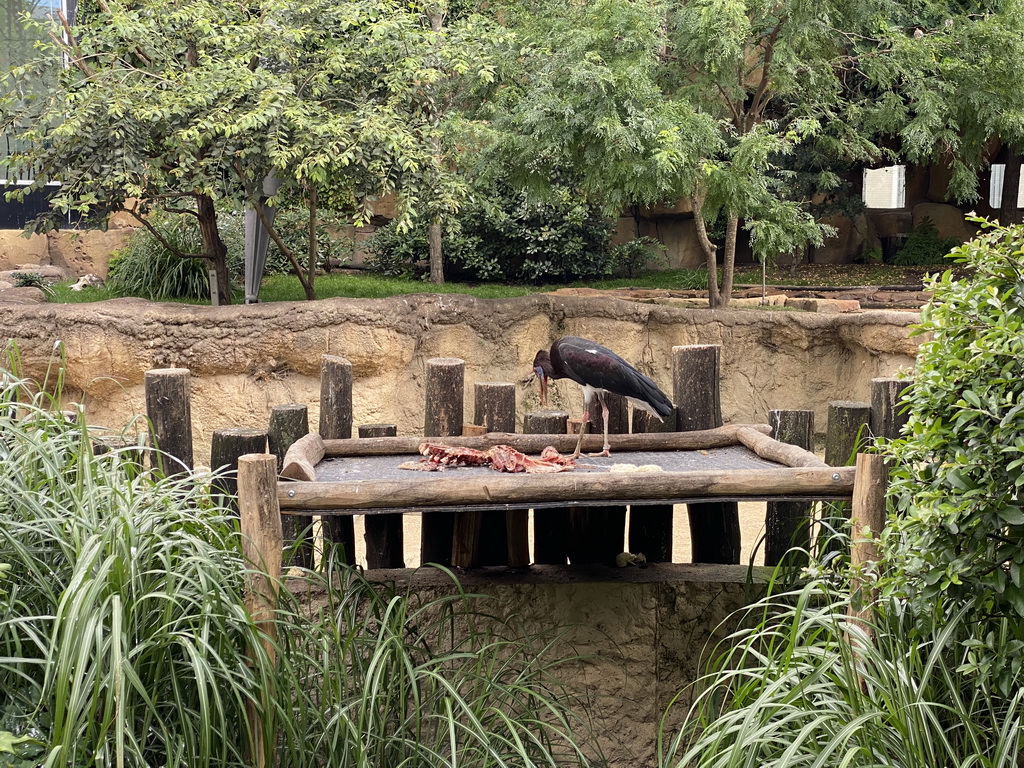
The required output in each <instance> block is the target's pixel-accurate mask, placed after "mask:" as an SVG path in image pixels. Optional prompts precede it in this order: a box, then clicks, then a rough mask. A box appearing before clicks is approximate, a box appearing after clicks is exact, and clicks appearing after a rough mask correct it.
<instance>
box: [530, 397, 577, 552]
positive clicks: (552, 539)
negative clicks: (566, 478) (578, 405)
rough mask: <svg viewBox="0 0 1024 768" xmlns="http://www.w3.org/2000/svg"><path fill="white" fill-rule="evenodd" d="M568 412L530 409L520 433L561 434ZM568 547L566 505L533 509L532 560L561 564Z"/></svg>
mask: <svg viewBox="0 0 1024 768" xmlns="http://www.w3.org/2000/svg"><path fill="white" fill-rule="evenodd" d="M568 423H569V414H568V413H566V412H565V411H533V412H532V413H528V414H526V415H525V416H524V417H523V433H524V434H528V435H564V434H565V429H566V426H567V424H568ZM568 551H569V509H568V507H551V508H549V507H544V508H541V509H535V510H533V562H535V563H538V564H545V565H565V564H566V562H567V554H568Z"/></svg>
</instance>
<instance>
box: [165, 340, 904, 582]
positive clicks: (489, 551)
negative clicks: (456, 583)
mask: <svg viewBox="0 0 1024 768" xmlns="http://www.w3.org/2000/svg"><path fill="white" fill-rule="evenodd" d="M719 357H720V348H719V347H717V346H709V345H700V346H680V347H674V348H673V350H672V372H673V379H672V395H673V400H674V402H675V404H676V412H675V413H674V414H673V417H670V418H669V419H666V422H667V423H665V424H659V423H658V422H657V421H655V420H652V419H650V418H648V416H647V414H645V413H643V412H634V414H633V421H632V424H630V423H629V420H628V418H627V412H626V406H625V402H624V400H623V399H622V398H618V397H616V396H612V397H610V398H609V400H610V402H609V411H610V415H609V431H610V432H612V433H623V432H630V431H632V432H633V433H637V434H640V433H647V432H652V431H658V430H668V431H680V432H683V431H691V430H706V429H710V428H714V427H717V426H719V425H721V423H722V416H721V407H720V396H719V370H718V368H719ZM464 374H465V364H464V362H463V361H462V360H458V359H455V358H436V359H431V360H428V361H427V376H426V386H425V400H424V409H423V413H424V428H423V435H424V436H425V437H440V438H444V437H450V436H455V435H462V434H464V433H465V434H479V433H481V432H511V431H513V429H514V426H515V424H516V423H517V421H518V419H517V414H516V406H515V402H516V397H515V384H513V383H510V382H479V383H475V384H474V385H473V408H472V421H469V420H467V419H466V417H465V414H464V413H463V403H464V399H465V398H464V391H465V382H464ZM908 383H909V382H906V381H904V380H900V379H890V378H882V379H874V380H872V382H871V402H870V403H867V402H859V401H835V402H832V403H830V404H829V408H828V424H827V425H826V430H825V435H826V437H825V461H826V463H828V464H829V465H832V466H846V465H850V464H852V463H853V462H854V459H855V457H856V455H857V453H858V452H859V451H860V450H861V449H862V448H863V446H864V445H865V444H866V443H867V441H868V439H869V438H870V437H871V436H884V437H893V436H895V435H896V434H898V432H899V430H900V428H901V426H902V419H901V415H900V413H899V409H898V407H897V403H898V401H899V397H900V394H901V393H902V391H903V388H904V387H906V386H907V385H908ZM145 385H146V404H147V411H148V416H149V419H150V422H151V425H152V433H151V441H152V443H153V444H155V445H156V446H157V447H159V448H160V450H161V452H162V454H163V455H162V457H161V458H160V459H159V462H160V468H161V469H162V470H163V471H165V472H168V473H173V472H175V471H183V470H184V469H187V468H191V466H192V436H191V416H190V403H189V371H188V370H187V369H181V368H172V369H157V370H152V371H148V372H147V373H146V377H145ZM352 389H353V378H352V367H351V364H350V363H349V362H348V361H347V360H345V359H343V358H340V357H335V356H329V355H325V356H324V357H323V358H322V365H321V398H320V420H319V426H318V432H319V434H320V436H321V437H322V438H324V439H326V440H345V439H348V438H351V437H352V435H353V431H354V426H353V409H352ZM768 417H769V422H770V426H771V427H772V429H773V430H774V434H775V437H776V439H777V440H779V441H781V442H785V443H789V444H792V445H796V446H799V447H801V448H803V449H805V450H812V449H813V447H814V446H813V440H814V413H813V411H810V410H806V411H786V410H773V411H771V412H770V413H769V414H768ZM591 420H592V421H593V424H592V425H591V431H592V432H600V430H601V429H602V424H601V413H600V411H599V410H598V409H595V412H593V413H591ZM522 423H523V432H524V433H525V434H556V433H557V434H565V433H566V432H567V431H569V432H571V431H573V428H574V427H578V423H579V419H570V418H569V414H567V413H565V412H562V411H538V412H531V413H526V414H524V415H523V419H522ZM309 431H310V430H309V424H308V416H307V406H306V405H305V404H282V405H279V406H275V407H274V408H273V409H272V411H271V414H270V418H269V422H268V425H267V429H266V431H265V432H264V431H261V430H252V429H236V428H224V429H219V430H216V431H215V432H214V434H213V441H212V445H211V464H212V465H213V466H214V467H217V468H220V467H227V468H228V470H229V474H228V475H227V477H226V478H225V480H224V481H222V484H221V487H220V488H219V490H220V491H221V493H223V494H224V496H225V497H227V498H228V499H229V500H231V499H232V498H233V497H234V494H235V493H236V492H237V486H236V484H235V483H234V481H233V478H234V474H233V473H234V472H236V471H237V470H238V467H239V458H240V457H242V456H245V455H248V454H259V453H264V452H265V451H269V453H270V454H271V455H273V456H275V457H276V471H277V472H278V473H279V472H280V471H281V467H282V461H283V458H284V455H285V452H286V451H287V449H288V447H289V446H291V445H292V444H293V443H294V442H295V441H297V440H298V439H299V438H301V437H303V436H304V435H306V434H307V433H308V432H309ZM355 431H356V432H357V434H358V437H359V438H362V439H367V438H373V437H380V436H392V435H395V434H396V429H395V426H394V425H391V424H364V425H359V426H358V428H357V429H356V430H355ZM687 508H688V510H687V511H688V515H687V519H688V524H689V526H690V537H691V542H692V560H693V562H705V563H738V562H739V556H740V526H739V513H738V505H737V503H736V502H735V501H715V502H703V503H700V504H688V505H687ZM827 511H828V513H829V514H832V515H837V516H838V515H844V516H848V515H849V504H848V503H842V504H837V505H831V506H830V507H829V509H828V510H827ZM402 514H403V513H402V511H401V510H396V511H395V512H389V513H387V514H375V515H366V516H365V517H364V522H365V526H364V530H365V533H364V542H365V550H364V551H365V561H366V564H367V567H368V568H371V569H376V568H396V567H398V568H400V567H404V566H405V560H404V554H403V553H404V551H405V542H404V541H403V524H402V522H403V521H402ZM814 514H815V509H814V505H813V504H811V503H808V502H805V501H771V502H769V503H768V504H767V508H766V519H765V544H764V546H765V564H766V565H775V564H778V563H780V562H782V560H783V558H786V557H789V558H792V560H791V564H793V565H798V564H800V555H799V552H798V550H794V549H793V548H794V547H798V548H799V547H804V548H806V547H807V546H808V545H809V543H810V536H811V523H812V517H813V515H814ZM318 516H319V512H318ZM679 522H680V521H678V520H677V516H676V514H675V510H674V507H673V505H671V504H653V503H652V504H632V505H631V508H630V510H629V514H628V516H627V510H626V508H625V507H616V506H606V505H605V506H591V507H588V506H581V505H579V504H574V505H572V506H567V507H565V508H554V509H550V508H549V509H546V510H545V512H544V514H543V515H536V516H534V521H533V535H532V541H533V551H532V553H531V551H530V540H531V536H530V530H529V516H528V514H527V511H526V510H519V509H515V510H506V509H495V510H481V509H474V510H472V511H466V512H455V513H450V512H425V513H423V514H422V517H421V552H420V559H421V561H422V562H435V563H441V564H447V565H451V564H455V565H488V566H490V565H506V566H511V567H522V566H526V565H529V564H530V563H531V562H532V563H538V564H548V563H550V564H565V563H571V564H574V565H575V564H585V563H610V562H613V561H614V559H615V556H616V555H618V554H619V553H620V552H622V551H623V550H624V549H625V548H628V550H629V551H632V552H643V553H644V554H645V556H646V557H647V560H648V562H670V561H671V559H672V541H673V536H674V533H675V530H674V527H675V526H676V525H678V524H679ZM282 523H283V525H282V534H283V536H284V542H285V548H286V552H287V558H288V560H287V563H288V564H294V565H302V566H307V567H308V566H312V565H313V562H314V556H315V547H314V531H315V530H317V529H316V528H315V527H314V525H313V523H314V519H313V516H312V515H305V514H299V515H296V514H289V515H284V516H283V520H282ZM319 532H320V535H321V536H322V538H323V541H324V542H325V544H326V543H330V544H332V545H336V547H337V550H338V551H339V552H340V553H341V554H342V557H343V559H344V560H345V561H347V562H349V563H353V562H355V557H356V541H355V533H354V527H353V517H352V516H351V515H348V514H325V515H323V517H322V525H320V526H319Z"/></svg>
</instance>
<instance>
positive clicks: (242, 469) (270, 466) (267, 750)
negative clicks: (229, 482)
mask: <svg viewBox="0 0 1024 768" xmlns="http://www.w3.org/2000/svg"><path fill="white" fill-rule="evenodd" d="M238 513H239V518H240V525H241V530H242V553H243V555H244V556H245V559H246V561H247V562H248V563H249V568H250V571H249V573H248V577H247V589H246V598H245V603H246V609H247V610H248V611H249V615H250V616H251V617H252V620H253V623H254V624H255V626H256V629H257V630H258V631H259V632H260V633H261V635H262V642H261V643H260V644H259V645H257V646H255V647H250V649H249V654H250V658H251V659H252V660H253V663H258V662H257V659H259V658H261V657H262V658H265V659H266V661H267V662H268V663H269V665H270V666H273V665H274V664H275V663H276V661H277V624H276V622H275V621H274V614H275V612H276V611H277V599H278V587H279V585H280V583H281V547H282V544H283V537H282V535H281V509H280V507H279V506H278V504H277V461H276V459H275V458H274V457H273V456H271V455H268V454H248V455H246V456H241V457H240V458H239V459H238ZM257 696H258V697H259V698H260V699H261V704H262V706H261V709H262V711H263V713H264V716H263V717H261V715H260V713H259V712H258V711H257V710H256V707H255V706H254V705H253V704H252V703H250V704H249V705H248V706H247V714H248V719H249V732H250V734H251V737H252V758H253V764H254V765H255V766H256V768H264V766H266V765H267V761H268V757H269V756H270V755H271V754H272V752H273V749H274V744H275V742H276V738H275V734H274V733H273V731H271V732H267V731H266V730H265V729H264V725H265V724H266V723H267V722H268V721H269V718H268V719H267V720H264V717H265V716H266V713H268V712H270V700H271V697H272V696H273V692H272V691H267V690H261V691H259V692H258V693H257Z"/></svg>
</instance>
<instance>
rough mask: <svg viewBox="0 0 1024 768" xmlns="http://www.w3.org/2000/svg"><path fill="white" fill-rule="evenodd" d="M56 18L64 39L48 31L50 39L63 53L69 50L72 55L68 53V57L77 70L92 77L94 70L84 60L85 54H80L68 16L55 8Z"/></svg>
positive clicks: (94, 74) (94, 73)
mask: <svg viewBox="0 0 1024 768" xmlns="http://www.w3.org/2000/svg"><path fill="white" fill-rule="evenodd" d="M57 18H58V19H60V25H61V27H62V28H63V29H64V36H65V39H61V38H59V37H57V36H56V35H55V34H53V32H48V33H47V34H48V35H49V36H50V39H51V40H53V41H54V42H55V43H57V45H58V46H59V47H60V48H62V49H63V50H64V52H65V53H68V52H69V51H70V52H71V53H72V54H74V55H68V59H70V60H71V63H72V64H74V65H75V66H76V67H77V68H78V70H79V71H80V72H81V73H82V74H83V75H85V76H86V77H88V78H90V79H92V78H93V77H95V76H96V70H94V69H93V68H92V67H90V66H89V64H88V63H87V62H86V61H85V56H84V55H83V54H82V49H81V47H80V46H79V45H78V41H77V40H76V39H75V35H74V33H73V32H72V31H71V24H70V23H69V22H68V17H67V16H65V15H64V11H63V10H60V9H58V10H57Z"/></svg>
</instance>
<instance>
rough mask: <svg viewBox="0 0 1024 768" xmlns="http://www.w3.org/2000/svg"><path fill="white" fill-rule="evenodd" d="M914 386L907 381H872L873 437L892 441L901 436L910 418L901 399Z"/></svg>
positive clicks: (871, 420)
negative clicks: (904, 410)
mask: <svg viewBox="0 0 1024 768" xmlns="http://www.w3.org/2000/svg"><path fill="white" fill-rule="evenodd" d="M912 384H913V382H912V381H909V380H907V379H885V378H882V379H872V380H871V418H870V427H871V434H872V436H873V437H884V438H886V439H887V440H892V439H894V438H897V437H899V436H900V431H901V430H902V429H903V427H904V425H905V424H906V423H907V419H908V418H909V416H910V414H908V413H906V412H903V405H902V404H901V403H900V398H902V397H903V393H904V392H906V391H907V390H908V389H909V388H910V387H911V385H912Z"/></svg>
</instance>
